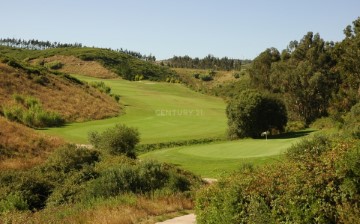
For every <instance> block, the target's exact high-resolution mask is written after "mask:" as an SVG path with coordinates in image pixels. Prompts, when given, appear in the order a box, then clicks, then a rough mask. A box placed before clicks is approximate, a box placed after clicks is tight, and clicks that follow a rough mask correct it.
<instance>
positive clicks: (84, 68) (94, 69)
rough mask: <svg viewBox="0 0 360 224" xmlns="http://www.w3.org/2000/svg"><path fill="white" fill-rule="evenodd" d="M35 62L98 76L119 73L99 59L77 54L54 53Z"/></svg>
mask: <svg viewBox="0 0 360 224" xmlns="http://www.w3.org/2000/svg"><path fill="white" fill-rule="evenodd" d="M31 63H33V64H41V63H42V64H44V65H45V66H49V65H51V64H53V65H59V68H58V69H56V70H58V71H60V72H64V73H68V74H78V75H86V76H92V77H96V78H105V79H106V78H115V77H118V75H117V74H115V73H114V72H111V71H110V70H108V69H106V68H104V66H102V65H101V64H100V63H99V62H97V61H83V60H81V59H79V58H77V57H75V56H72V55H69V56H66V55H54V56H51V57H48V58H39V59H35V60H33V61H31Z"/></svg>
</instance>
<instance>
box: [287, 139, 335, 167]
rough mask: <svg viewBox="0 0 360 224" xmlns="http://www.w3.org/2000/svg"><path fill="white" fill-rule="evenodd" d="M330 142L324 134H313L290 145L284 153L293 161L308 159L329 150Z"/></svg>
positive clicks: (317, 156)
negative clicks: (311, 136)
mask: <svg viewBox="0 0 360 224" xmlns="http://www.w3.org/2000/svg"><path fill="white" fill-rule="evenodd" d="M330 142H331V141H330V139H329V138H327V137H326V136H322V135H315V136H314V137H313V138H311V139H307V138H306V139H303V140H302V141H301V142H299V143H297V144H295V145H293V146H292V147H290V148H289V149H288V151H287V153H286V155H287V156H288V157H289V158H290V159H292V160H295V161H304V162H306V161H310V160H312V159H316V158H319V157H320V156H321V154H322V153H324V152H326V151H327V150H330V147H329V146H330Z"/></svg>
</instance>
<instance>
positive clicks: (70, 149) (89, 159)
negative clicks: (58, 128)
mask: <svg viewBox="0 0 360 224" xmlns="http://www.w3.org/2000/svg"><path fill="white" fill-rule="evenodd" d="M99 161H100V154H99V152H98V151H95V150H91V149H88V148H85V147H77V146H76V145H71V144H68V145H65V146H63V147H61V148H59V149H57V150H56V151H55V152H54V153H53V154H52V155H51V156H50V157H49V159H48V160H47V162H46V167H47V168H51V169H54V170H56V171H58V172H64V173H68V172H70V171H73V170H81V169H82V168H84V167H86V166H93V165H94V164H95V163H96V162H99Z"/></svg>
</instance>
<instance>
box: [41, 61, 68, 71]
mask: <svg viewBox="0 0 360 224" xmlns="http://www.w3.org/2000/svg"><path fill="white" fill-rule="evenodd" d="M63 66H64V64H63V63H61V62H59V61H52V62H49V63H45V67H47V68H49V69H53V70H58V69H61V68H62V67H63Z"/></svg>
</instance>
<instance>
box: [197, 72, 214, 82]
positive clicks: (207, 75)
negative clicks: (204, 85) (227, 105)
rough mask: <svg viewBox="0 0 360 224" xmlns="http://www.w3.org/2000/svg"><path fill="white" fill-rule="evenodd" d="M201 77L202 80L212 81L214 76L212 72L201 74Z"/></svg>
mask: <svg viewBox="0 0 360 224" xmlns="http://www.w3.org/2000/svg"><path fill="white" fill-rule="evenodd" d="M200 79H201V80H202V81H211V80H213V77H212V76H211V75H210V74H202V75H200Z"/></svg>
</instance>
